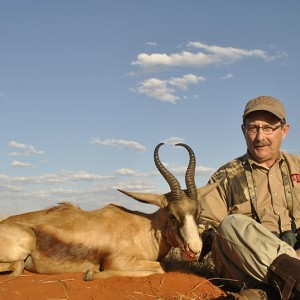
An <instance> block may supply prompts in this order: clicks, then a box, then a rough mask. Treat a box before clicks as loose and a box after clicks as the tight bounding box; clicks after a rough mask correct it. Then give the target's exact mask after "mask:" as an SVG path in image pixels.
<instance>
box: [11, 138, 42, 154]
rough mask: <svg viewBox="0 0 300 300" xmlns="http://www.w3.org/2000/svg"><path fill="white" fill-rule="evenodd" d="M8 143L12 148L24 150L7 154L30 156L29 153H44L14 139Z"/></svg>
mask: <svg viewBox="0 0 300 300" xmlns="http://www.w3.org/2000/svg"><path fill="white" fill-rule="evenodd" d="M8 145H9V146H10V147H13V148H17V149H22V150H24V151H22V152H11V153H9V156H31V155H42V154H44V153H45V152H44V151H41V150H37V149H36V148H35V147H34V146H32V145H26V144H21V143H17V142H16V141H11V142H10V143H9V144H8Z"/></svg>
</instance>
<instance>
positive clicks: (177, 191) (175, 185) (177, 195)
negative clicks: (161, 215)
mask: <svg viewBox="0 0 300 300" xmlns="http://www.w3.org/2000/svg"><path fill="white" fill-rule="evenodd" d="M163 144H164V143H160V144H158V145H157V146H156V147H155V150H154V162H155V165H156V167H157V169H158V171H159V172H160V174H161V175H162V176H163V177H164V178H165V180H166V181H167V183H168V184H169V186H170V189H171V194H172V200H174V201H177V200H180V199H181V187H180V183H179V181H178V180H177V179H176V178H175V176H174V175H173V174H172V173H170V172H169V171H168V170H167V168H166V167H165V166H164V165H163V164H162V163H161V161H160V159H159V156H158V149H159V148H160V146H162V145H163Z"/></svg>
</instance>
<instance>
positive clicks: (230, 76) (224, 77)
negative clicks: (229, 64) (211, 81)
mask: <svg viewBox="0 0 300 300" xmlns="http://www.w3.org/2000/svg"><path fill="white" fill-rule="evenodd" d="M231 78H233V74H232V73H228V74H227V75H225V76H223V77H221V79H231Z"/></svg>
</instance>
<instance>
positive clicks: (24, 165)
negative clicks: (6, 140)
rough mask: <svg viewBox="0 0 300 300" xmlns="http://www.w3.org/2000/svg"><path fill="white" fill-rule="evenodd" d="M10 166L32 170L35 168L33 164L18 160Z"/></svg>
mask: <svg viewBox="0 0 300 300" xmlns="http://www.w3.org/2000/svg"><path fill="white" fill-rule="evenodd" d="M10 165H11V166H13V167H21V168H32V167H33V165H32V164H31V163H26V162H21V161H18V160H14V161H13V162H11V164H10Z"/></svg>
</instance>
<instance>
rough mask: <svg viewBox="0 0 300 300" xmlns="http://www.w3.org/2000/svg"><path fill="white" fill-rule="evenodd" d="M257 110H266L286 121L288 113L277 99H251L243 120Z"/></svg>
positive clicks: (267, 97) (268, 97)
mask: <svg viewBox="0 0 300 300" xmlns="http://www.w3.org/2000/svg"><path fill="white" fill-rule="evenodd" d="M257 110H265V111H268V112H270V113H272V114H273V115H275V116H276V117H278V118H279V119H280V120H286V113H285V109H284V106H283V104H282V103H281V102H280V101H279V100H278V99H276V98H274V97H271V96H260V97H257V98H254V99H251V100H250V101H249V102H248V103H247V104H246V107H245V110H244V114H243V119H245V118H246V116H247V115H249V114H250V113H252V112H254V111H257Z"/></svg>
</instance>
